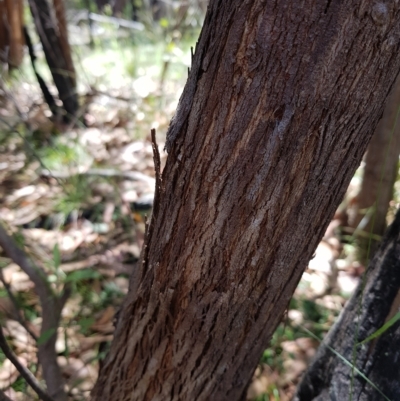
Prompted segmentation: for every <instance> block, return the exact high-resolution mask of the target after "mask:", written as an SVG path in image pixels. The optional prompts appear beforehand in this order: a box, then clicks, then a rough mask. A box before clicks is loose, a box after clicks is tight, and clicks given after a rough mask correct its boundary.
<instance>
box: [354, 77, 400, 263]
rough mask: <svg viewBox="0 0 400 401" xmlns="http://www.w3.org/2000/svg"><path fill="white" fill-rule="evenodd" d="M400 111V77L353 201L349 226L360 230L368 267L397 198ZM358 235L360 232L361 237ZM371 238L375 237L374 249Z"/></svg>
mask: <svg viewBox="0 0 400 401" xmlns="http://www.w3.org/2000/svg"><path fill="white" fill-rule="evenodd" d="M399 107H400V76H399V77H398V78H397V80H396V83H395V85H394V87H393V90H392V92H391V94H390V96H389V98H388V101H387V103H386V106H385V110H384V112H383V116H382V119H381V121H380V122H379V124H378V126H377V127H376V130H375V133H374V135H373V137H372V140H371V142H370V144H369V146H368V151H367V155H366V158H365V168H364V175H363V180H362V184H361V188H360V191H359V193H358V194H357V196H356V197H355V199H353V200H352V209H353V210H352V213H351V215H352V216H351V219H350V220H349V223H350V226H351V227H352V228H353V229H357V228H358V230H356V232H355V237H356V239H357V242H358V244H359V248H360V260H363V261H364V262H365V263H368V257H371V256H372V255H373V253H374V251H375V250H376V248H377V246H378V245H379V242H380V241H379V239H377V238H376V237H377V236H378V237H381V236H382V235H383V234H384V232H385V229H386V216H387V212H388V209H389V202H390V201H391V200H392V197H393V187H394V183H395V182H396V178H397V172H398V166H399V154H400V123H399V121H398V117H399ZM360 223H361V224H360ZM357 231H360V235H358V234H357ZM369 234H372V236H373V238H372V241H371V247H370V245H369V242H370V239H369ZM369 247H370V251H369V249H368V248H369ZM368 253H369V255H368Z"/></svg>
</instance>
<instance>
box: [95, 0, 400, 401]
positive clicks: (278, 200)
mask: <svg viewBox="0 0 400 401" xmlns="http://www.w3.org/2000/svg"><path fill="white" fill-rule="evenodd" d="M399 35H400V10H399V8H398V6H396V7H395V6H394V3H393V4H392V3H391V4H390V5H385V4H383V3H378V4H376V3H375V2H374V1H367V0H366V1H361V0H349V1H346V2H341V1H334V2H331V1H318V2H315V1H311V0H310V1H303V2H297V1H289V0H279V1H278V0H276V1H272V0H270V1H263V0H252V1H243V0H235V1H232V0H229V1H228V0H220V1H217V0H215V1H211V3H210V5H209V8H208V12H207V15H206V18H205V22H204V26H203V30H202V33H201V35H200V38H199V41H198V44H197V46H196V54H195V56H194V58H193V67H192V70H191V72H190V75H189V79H188V82H187V84H186V87H185V89H184V92H183V95H182V97H181V100H180V104H179V107H178V111H177V114H176V116H175V118H174V119H173V121H172V123H171V126H170V128H169V131H168V134H167V150H168V153H169V154H168V160H167V163H166V166H165V169H164V171H163V173H162V180H160V179H158V180H157V194H156V199H155V203H154V210H153V217H152V222H151V225H150V227H149V231H148V236H147V240H146V246H145V248H144V252H143V259H142V264H141V265H140V268H138V269H137V270H136V271H135V273H134V275H133V277H132V281H131V283H132V284H131V288H130V291H129V294H128V296H127V298H126V302H125V304H124V306H123V308H122V311H121V315H120V319H119V322H118V324H117V328H116V332H115V338H114V341H113V344H112V346H111V351H110V353H109V355H108V357H107V360H106V361H105V365H104V368H103V369H102V371H101V372H100V376H99V379H98V382H97V385H96V386H95V388H94V390H93V397H92V400H96V401H99V400H102V401H105V400H112V401H118V400H196V401H201V400H218V401H220V400H221V401H222V400H230V401H232V400H240V399H244V397H245V394H246V388H247V386H248V383H249V381H250V380H251V376H252V373H253V371H254V368H255V366H256V365H257V363H258V361H259V357H260V355H261V353H262V351H263V350H264V349H265V347H266V346H267V344H268V341H269V339H270V337H271V335H272V333H273V332H274V330H275V328H276V326H277V324H278V323H279V321H280V319H281V317H282V315H283V313H284V310H285V308H286V306H287V303H288V302H289V300H290V297H291V295H292V293H293V291H294V289H295V287H296V285H297V283H298V281H299V279H300V276H301V274H302V272H303V269H304V267H305V266H306V264H307V262H308V260H309V259H310V257H311V256H312V253H313V250H314V249H315V247H316V245H317V243H318V241H319V239H320V238H321V237H322V235H323V233H324V231H325V228H326V227H327V224H328V222H329V220H330V218H331V217H332V216H333V214H334V211H335V209H336V207H337V206H338V203H339V202H340V200H341V198H342V197H343V194H344V192H345V190H346V187H347V185H348V183H349V181H350V179H351V177H352V175H353V173H354V171H355V169H356V167H357V166H358V164H359V162H360V160H361V157H362V155H363V153H364V152H365V149H366V147H367V144H368V141H369V139H370V137H371V136H372V133H373V131H374V128H375V126H376V125H377V123H378V120H379V117H380V115H381V113H382V108H383V106H382V105H383V102H384V100H385V99H386V97H387V95H388V93H389V90H390V88H391V86H392V85H393V83H394V80H395V77H396V75H397V73H398V71H399V66H400V53H399V52H398V49H397V47H398V43H399V40H400V37H399Z"/></svg>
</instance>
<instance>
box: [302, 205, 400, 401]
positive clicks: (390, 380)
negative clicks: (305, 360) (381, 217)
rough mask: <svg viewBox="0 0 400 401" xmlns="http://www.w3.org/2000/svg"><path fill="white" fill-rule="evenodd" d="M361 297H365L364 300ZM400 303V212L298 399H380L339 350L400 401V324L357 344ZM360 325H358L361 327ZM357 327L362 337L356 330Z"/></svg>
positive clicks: (322, 350)
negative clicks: (372, 338) (336, 353)
mask: <svg viewBox="0 0 400 401" xmlns="http://www.w3.org/2000/svg"><path fill="white" fill-rule="evenodd" d="M361 297H362V300H361V299H360V298H361ZM399 306H400V211H399V212H398V213H397V216H396V219H395V221H394V222H393V224H392V225H391V227H390V228H389V230H388V231H387V234H386V237H385V239H384V241H383V242H382V245H381V247H380V249H379V251H378V252H377V254H376V255H375V257H374V259H373V260H372V262H371V265H370V267H369V269H368V271H367V278H366V283H365V288H364V289H363V283H362V282H361V283H360V284H359V286H358V288H357V290H356V292H355V294H354V295H353V297H352V299H351V300H350V301H349V302H348V303H347V305H346V307H345V309H344V310H343V312H342V314H341V315H340V317H339V319H338V321H337V322H336V324H335V325H334V327H333V328H332V329H331V330H330V332H329V333H328V335H327V336H326V338H325V340H324V342H323V343H322V345H321V346H320V348H319V350H318V353H317V355H316V357H315V359H314V361H313V363H312V364H311V366H310V367H309V369H308V370H307V372H306V374H305V376H304V377H303V379H302V382H301V383H300V385H299V386H298V390H297V395H296V397H295V401H317V400H318V401H329V400H331V401H333V400H347V399H349V395H350V394H351V396H352V399H353V400H363V401H380V400H385V397H384V396H383V395H382V393H380V392H379V391H377V390H376V389H375V388H374V387H373V386H371V385H370V384H368V383H367V382H366V380H365V379H363V378H362V377H361V376H360V375H358V374H357V373H355V375H354V381H353V383H352V369H351V367H349V366H348V365H347V364H345V363H343V361H342V360H341V359H340V358H338V357H337V356H335V354H334V353H333V352H332V351H331V349H334V350H335V351H336V352H338V353H339V354H340V355H342V356H343V357H344V358H346V359H347V360H348V361H349V362H352V363H354V364H355V367H356V368H357V369H358V370H360V371H361V372H362V373H363V374H364V375H365V376H366V377H368V379H369V380H370V381H371V382H372V383H374V385H375V386H376V387H377V388H378V389H380V390H381V391H382V392H383V393H384V394H385V396H386V397H387V398H386V400H387V399H389V400H400V386H399V382H400V369H399V362H398V360H399V357H400V322H397V323H396V324H394V325H393V326H391V327H390V328H389V329H388V330H387V331H386V332H385V333H384V334H383V335H382V336H380V337H378V338H377V339H374V340H372V341H371V342H368V343H366V344H365V345H362V346H359V347H357V348H356V358H355V359H353V350H354V348H353V347H354V346H355V344H357V343H358V342H361V341H362V340H364V339H365V338H367V337H368V336H369V335H371V334H372V333H374V332H376V330H378V329H379V328H380V327H381V326H382V325H383V324H384V323H385V322H387V321H388V320H390V319H391V318H392V317H393V316H394V315H395V314H396V312H398V310H399ZM358 325H359V327H357V326H358ZM357 331H358V338H357V335H356V333H357Z"/></svg>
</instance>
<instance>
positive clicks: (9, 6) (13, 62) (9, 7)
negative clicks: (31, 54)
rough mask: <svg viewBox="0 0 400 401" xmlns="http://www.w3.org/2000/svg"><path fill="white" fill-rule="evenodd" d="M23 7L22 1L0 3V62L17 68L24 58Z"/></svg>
mask: <svg viewBox="0 0 400 401" xmlns="http://www.w3.org/2000/svg"><path fill="white" fill-rule="evenodd" d="M23 12H24V5H23V2H22V0H5V1H1V2H0V18H1V20H0V60H1V61H2V62H3V63H8V65H9V67H10V68H16V67H19V66H20V65H21V63H22V59H23V57H24V33H23V25H24V15H23Z"/></svg>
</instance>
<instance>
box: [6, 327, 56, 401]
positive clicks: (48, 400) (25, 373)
mask: <svg viewBox="0 0 400 401" xmlns="http://www.w3.org/2000/svg"><path fill="white" fill-rule="evenodd" d="M0 348H1V349H2V351H3V352H4V355H5V356H6V357H7V358H8V359H9V360H10V361H11V363H12V364H13V365H14V366H15V367H16V368H17V370H18V372H19V373H20V374H21V376H22V377H23V378H24V379H25V380H26V382H27V383H28V384H29V385H30V386H31V387H32V389H33V390H34V391H35V393H36V394H37V395H38V396H39V398H40V399H42V400H43V401H55V400H54V398H52V397H50V396H49V395H48V394H47V393H46V391H44V390H43V389H42V387H40V384H39V383H38V381H37V380H36V378H35V376H33V374H32V373H31V372H30V370H29V369H27V368H26V367H25V366H24V365H22V364H21V362H20V361H19V360H18V358H17V357H16V355H15V354H14V352H12V350H11V348H10V347H9V346H8V344H7V340H6V338H5V337H4V333H3V328H2V327H1V326H0ZM5 399H7V398H5Z"/></svg>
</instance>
